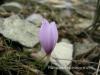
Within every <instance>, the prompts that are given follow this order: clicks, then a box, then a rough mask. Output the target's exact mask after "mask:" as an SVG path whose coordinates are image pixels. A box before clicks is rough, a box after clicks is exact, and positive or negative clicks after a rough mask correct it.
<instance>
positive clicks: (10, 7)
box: [1, 2, 23, 13]
mask: <svg viewBox="0 0 100 75" xmlns="http://www.w3.org/2000/svg"><path fill="white" fill-rule="evenodd" d="M1 6H2V7H3V8H4V9H5V10H6V11H13V12H16V13H17V12H20V11H21V10H22V9H23V6H22V5H21V4H20V3H18V2H9V3H5V4H3V5H1Z"/></svg>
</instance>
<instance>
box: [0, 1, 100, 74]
mask: <svg viewBox="0 0 100 75" xmlns="http://www.w3.org/2000/svg"><path fill="white" fill-rule="evenodd" d="M0 2H1V3H0V75H99V74H100V70H99V64H100V46H99V43H100V38H99V37H100V36H99V35H100V34H99V29H100V28H98V30H93V28H91V27H92V25H93V22H94V16H95V10H96V0H1V1H0ZM43 18H46V19H47V20H49V21H55V22H56V23H57V29H58V31H59V40H58V43H57V45H56V47H55V49H54V50H53V52H52V54H51V56H50V62H49V63H48V64H47V65H45V64H46V61H47V58H45V59H42V56H43V54H42V53H41V52H40V48H41V46H40V43H39V39H38V32H39V28H40V26H41V20H42V19H43ZM89 27H90V28H89ZM40 59H42V60H43V61H41V60H40Z"/></svg>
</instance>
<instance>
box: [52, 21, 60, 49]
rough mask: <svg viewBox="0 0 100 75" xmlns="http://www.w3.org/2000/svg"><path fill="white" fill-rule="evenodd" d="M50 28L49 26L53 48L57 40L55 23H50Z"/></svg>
mask: <svg viewBox="0 0 100 75" xmlns="http://www.w3.org/2000/svg"><path fill="white" fill-rule="evenodd" d="M50 26H51V33H52V39H53V40H52V41H53V43H52V44H53V48H54V46H55V45H56V43H57V40H58V30H57V26H56V23H55V22H51V23H50Z"/></svg>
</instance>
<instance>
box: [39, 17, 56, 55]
mask: <svg viewBox="0 0 100 75" xmlns="http://www.w3.org/2000/svg"><path fill="white" fill-rule="evenodd" d="M39 39H40V44H41V46H42V48H43V50H44V51H45V52H46V54H47V55H50V54H51V52H52V50H53V49H54V47H55V45H56V43H57V40H58V31H57V27H56V24H55V22H51V23H49V22H48V21H47V20H46V19H43V21H42V26H41V28H40V34H39Z"/></svg>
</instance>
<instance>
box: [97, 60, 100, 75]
mask: <svg viewBox="0 0 100 75" xmlns="http://www.w3.org/2000/svg"><path fill="white" fill-rule="evenodd" d="M99 67H100V60H99V63H98V68H97V70H96V75H98V72H99Z"/></svg>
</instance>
